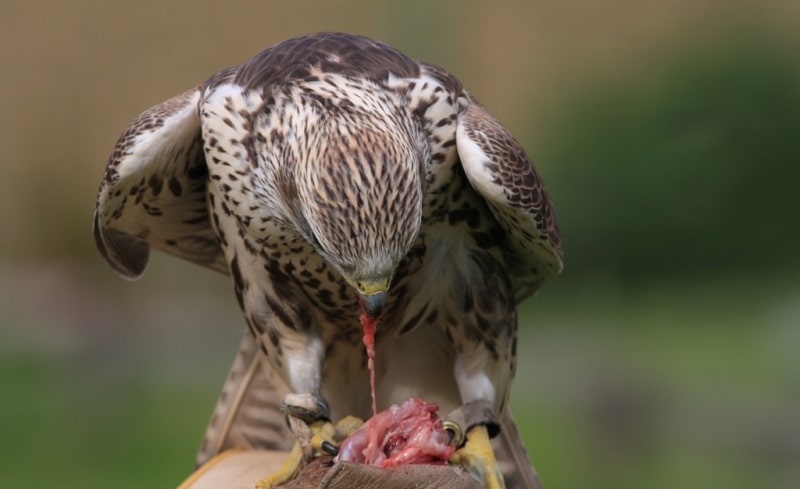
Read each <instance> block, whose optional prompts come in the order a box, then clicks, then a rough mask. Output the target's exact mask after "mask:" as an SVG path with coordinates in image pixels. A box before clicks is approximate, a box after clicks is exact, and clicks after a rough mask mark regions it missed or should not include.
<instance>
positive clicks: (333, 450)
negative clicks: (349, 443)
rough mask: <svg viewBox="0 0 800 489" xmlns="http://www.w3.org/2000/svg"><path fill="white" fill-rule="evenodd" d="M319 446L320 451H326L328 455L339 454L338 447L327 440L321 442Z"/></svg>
mask: <svg viewBox="0 0 800 489" xmlns="http://www.w3.org/2000/svg"><path fill="white" fill-rule="evenodd" d="M321 448H322V451H323V452H325V453H327V454H328V455H333V456H334V457H335V456H336V455H339V447H338V446H336V445H334V444H333V443H331V442H329V441H328V440H325V441H323V442H322V444H321Z"/></svg>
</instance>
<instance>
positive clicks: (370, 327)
mask: <svg viewBox="0 0 800 489" xmlns="http://www.w3.org/2000/svg"><path fill="white" fill-rule="evenodd" d="M360 319H361V327H362V328H363V329H364V337H363V341H364V346H366V347H367V368H369V388H370V393H371V394H372V416H375V415H376V414H378V403H377V401H376V399H375V325H376V324H377V323H378V319H377V318H373V317H371V316H370V315H369V314H367V313H365V312H362V313H361V317H360Z"/></svg>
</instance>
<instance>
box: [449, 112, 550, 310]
mask: <svg viewBox="0 0 800 489" xmlns="http://www.w3.org/2000/svg"><path fill="white" fill-rule="evenodd" d="M456 146H457V148H458V155H459V158H460V159H461V164H462V166H463V167H464V172H465V173H466V175H467V179H468V180H469V182H470V184H471V185H472V187H473V188H474V189H475V190H476V191H477V192H478V193H479V194H480V195H481V196H482V197H483V198H484V200H485V201H486V203H487V204H488V206H489V209H490V210H491V212H492V214H493V215H494V217H495V219H496V220H497V222H498V223H499V224H500V226H501V227H502V228H503V230H504V231H505V234H506V238H507V239H506V245H505V256H506V269H507V272H508V274H509V276H510V277H511V281H512V285H513V286H514V297H515V299H516V300H517V301H519V300H522V299H524V298H525V297H527V296H529V295H531V294H532V293H534V292H535V291H536V290H537V289H538V288H539V287H541V285H542V284H543V283H544V282H545V281H547V280H548V279H550V278H551V277H553V276H555V275H557V274H559V273H560V272H561V269H562V268H563V262H562V257H563V252H562V250H561V238H560V236H559V232H558V224H557V222H556V216H555V212H554V210H553V204H552V203H551V202H550V196H549V195H548V194H547V190H546V189H545V188H544V184H543V183H542V180H541V178H540V177H539V175H538V174H537V173H536V169H535V168H534V167H533V164H531V162H530V160H529V159H528V156H527V155H526V154H525V151H524V150H523V149H522V146H520V144H519V143H518V142H517V140H516V139H514V137H513V136H512V135H511V134H510V133H509V132H508V130H507V129H506V128H504V127H503V126H502V125H500V123H499V122H497V120H495V118H494V117H493V116H492V115H491V114H490V113H489V112H488V111H487V110H486V109H485V108H484V107H483V106H481V105H480V104H478V103H477V102H475V103H472V104H471V105H468V106H467V107H466V108H465V109H464V110H463V111H462V112H461V113H460V114H459V115H458V126H457V133H456Z"/></svg>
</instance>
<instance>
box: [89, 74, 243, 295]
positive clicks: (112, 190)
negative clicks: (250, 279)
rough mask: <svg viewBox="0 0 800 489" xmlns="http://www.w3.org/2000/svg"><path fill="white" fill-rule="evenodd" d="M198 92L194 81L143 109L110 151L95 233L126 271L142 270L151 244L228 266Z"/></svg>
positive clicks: (118, 268) (209, 263) (133, 274)
mask: <svg viewBox="0 0 800 489" xmlns="http://www.w3.org/2000/svg"><path fill="white" fill-rule="evenodd" d="M199 99H200V91H199V90H198V89H193V90H189V91H187V92H184V93H182V94H180V95H178V96H176V97H173V98H171V99H169V100H167V101H165V102H163V103H161V104H159V105H156V106H155V107H152V108H150V109H149V110H147V111H145V112H144V113H142V114H141V115H140V116H139V117H137V118H136V119H135V120H134V121H133V122H131V124H130V125H129V126H128V128H127V129H126V130H125V132H123V134H122V136H120V138H119V140H118V141H117V145H116V147H115V148H114V151H113V153H112V154H111V157H110V158H109V161H108V166H107V168H106V174H105V178H104V179H103V182H102V184H101V185H100V191H99V193H98V197H97V203H96V204H95V213H94V237H95V243H96V245H97V248H98V250H99V251H100V253H101V254H102V255H103V257H104V258H105V259H106V260H107V261H108V262H109V264H110V265H111V266H112V268H114V270H116V271H117V272H118V273H119V274H120V275H122V276H123V277H125V278H129V279H135V278H137V277H138V276H139V275H141V274H142V272H143V271H144V268H145V266H146V264H147V260H148V257H149V250H150V248H155V249H159V250H162V251H165V252H167V253H170V254H173V255H176V256H178V257H180V258H183V259H185V260H188V261H191V262H194V263H197V264H199V265H203V266H206V267H209V268H211V269H214V270H217V271H220V272H222V273H227V265H226V263H225V260H224V256H223V254H222V250H221V248H220V246H219V243H218V241H217V238H216V235H215V234H214V231H213V230H212V228H211V225H210V222H209V213H208V207H207V203H206V179H207V174H208V170H207V168H206V164H205V157H204V155H203V145H202V140H201V139H200V119H199V117H198V113H197V103H198V101H199Z"/></svg>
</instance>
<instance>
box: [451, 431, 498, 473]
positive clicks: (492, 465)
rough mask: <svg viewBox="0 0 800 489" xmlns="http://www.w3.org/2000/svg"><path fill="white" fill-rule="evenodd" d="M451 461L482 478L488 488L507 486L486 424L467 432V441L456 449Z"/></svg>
mask: <svg viewBox="0 0 800 489" xmlns="http://www.w3.org/2000/svg"><path fill="white" fill-rule="evenodd" d="M450 462H451V463H453V464H455V465H458V466H460V467H461V468H462V469H464V471H465V472H468V473H469V474H471V475H472V476H473V477H475V478H477V479H478V480H480V481H481V482H482V483H483V486H484V487H485V488H486V489H505V487H506V485H505V481H504V480H503V474H502V473H501V472H500V468H499V467H498V465H497V460H496V459H495V456H494V450H493V449H492V445H491V443H490V441H489V431H488V430H487V428H486V426H485V425H476V426H474V427H472V428H471V429H470V430H469V431H468V432H467V441H466V443H465V444H464V446H463V447H461V448H459V449H458V450H456V452H455V453H454V454H453V456H452V457H451V458H450Z"/></svg>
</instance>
